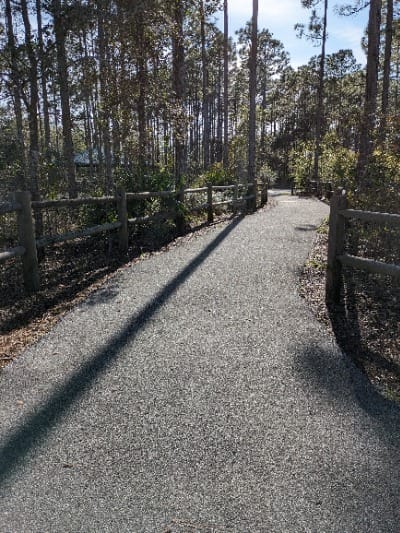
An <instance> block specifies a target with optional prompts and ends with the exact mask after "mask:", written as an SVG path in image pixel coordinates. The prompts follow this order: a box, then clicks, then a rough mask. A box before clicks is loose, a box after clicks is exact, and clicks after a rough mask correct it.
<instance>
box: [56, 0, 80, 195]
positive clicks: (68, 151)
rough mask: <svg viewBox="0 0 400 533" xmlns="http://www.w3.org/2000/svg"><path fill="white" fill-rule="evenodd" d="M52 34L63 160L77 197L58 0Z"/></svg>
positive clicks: (65, 65) (62, 30) (60, 9)
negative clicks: (59, 103)
mask: <svg viewBox="0 0 400 533" xmlns="http://www.w3.org/2000/svg"><path fill="white" fill-rule="evenodd" d="M52 14H53V20H54V33H55V38H56V50H57V69H58V81H59V85H60V99H61V120H62V135H63V159H64V169H65V173H66V181H67V184H68V194H69V197H70V198H76V197H77V196H78V187H77V183H76V170H75V163H74V143H73V141H72V120H71V108H70V101H69V96H70V93H69V81H68V63H67V54H66V49H65V38H66V28H65V21H64V19H63V14H62V6H61V1H60V0H53V1H52Z"/></svg>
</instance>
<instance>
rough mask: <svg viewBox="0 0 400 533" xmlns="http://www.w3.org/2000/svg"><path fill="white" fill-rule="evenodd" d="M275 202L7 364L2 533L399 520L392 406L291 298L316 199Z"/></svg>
mask: <svg viewBox="0 0 400 533" xmlns="http://www.w3.org/2000/svg"><path fill="white" fill-rule="evenodd" d="M273 196H274V197H275V198H274V200H275V201H277V206H276V207H275V208H273V209H270V208H266V209H264V210H262V211H259V212H258V213H256V214H254V215H251V216H248V217H245V218H243V219H240V218H239V219H235V220H233V221H231V222H230V223H227V224H225V225H221V226H218V227H214V228H212V229H210V230H209V231H208V232H206V233H205V234H203V235H199V236H196V237H194V238H193V239H192V240H191V241H189V242H187V243H186V244H185V245H182V246H178V247H176V248H174V249H172V250H171V251H169V252H167V253H164V254H160V255H157V256H154V257H152V258H150V259H149V260H146V261H143V262H140V263H137V264H135V265H133V266H131V267H129V268H127V269H126V270H125V271H123V272H121V273H119V274H118V275H117V276H116V277H115V278H113V280H112V281H110V283H109V285H108V286H106V287H105V288H103V289H102V291H101V292H100V293H97V294H94V295H93V296H91V297H90V298H89V299H88V300H87V301H86V302H85V303H84V304H82V305H80V306H79V307H78V308H76V309H75V310H74V311H73V312H72V313H70V314H69V315H68V316H67V317H65V318H64V319H63V321H62V322H61V323H60V324H59V325H58V326H57V327H56V328H55V329H54V330H53V332H52V333H51V334H49V335H47V336H46V337H45V338H43V339H42V340H41V341H40V342H39V343H38V344H37V345H36V346H34V347H32V348H31V349H29V350H28V351H27V352H26V353H25V354H24V355H23V356H22V357H20V358H19V359H18V360H16V361H15V362H14V363H13V364H12V365H10V366H9V367H7V368H6V369H4V371H3V372H2V374H1V375H0V381H1V383H0V388H1V392H0V396H1V412H0V428H1V430H0V435H1V441H0V495H1V505H0V531H5V532H14V531H15V532H22V531H27V532H28V531H29V532H36V531H37V532H39V531H40V532H44V531H57V532H59V531H65V532H69V531H74V532H75V531H82V532H87V531H134V532H136V531H138V532H141V531H143V532H147V531H149V532H153V531H154V532H164V531H171V532H173V533H175V532H189V531H199V532H203V531H204V532H216V531H218V532H219V531H232V532H239V531H240V532H245V531H246V532H247V531H248V532H255V531H266V532H270V531H282V532H286V531H293V532H298V531H351V532H353V531H360V532H364V531H374V532H376V531H385V532H386V531H398V523H399V518H400V516H399V514H400V512H399V500H400V496H399V494H400V481H399V479H400V477H399V473H400V472H399V466H400V459H399V453H398V452H399V444H398V442H399V439H398V437H399V433H400V431H399V428H400V425H399V421H400V419H399V414H398V411H397V408H396V407H395V406H392V405H391V404H389V403H385V402H384V401H383V400H381V399H380V398H379V397H375V394H374V391H373V390H372V389H371V388H370V386H369V384H368V383H367V381H366V380H365V379H364V378H363V376H362V375H361V374H360V373H359V372H358V370H356V369H355V368H354V366H353V365H352V364H351V363H350V362H349V361H348V360H347V359H346V358H345V357H343V355H342V354H341V352H340V350H339V349H338V348H337V346H336V344H335V342H334V340H333V338H332V337H330V336H329V335H328V334H327V333H326V332H325V330H324V328H323V327H322V326H321V325H320V324H318V323H317V322H316V320H315V319H314V318H313V316H312V315H311V313H310V311H309V310H308V308H307V307H306V304H305V303H304V302H303V300H302V299H301V298H300V297H299V295H298V292H297V272H298V270H299V269H300V268H301V266H302V264H303V263H304V261H305V259H306V257H307V254H308V251H309V249H310V248H311V245H312V241H313V238H314V231H315V228H316V227H317V225H318V223H319V222H320V220H321V219H322V217H323V216H326V215H327V207H326V206H325V205H324V204H321V203H320V202H318V201H315V200H311V199H298V198H296V197H290V196H289V195H286V194H281V193H275V194H274V195H273ZM107 294H108V296H107Z"/></svg>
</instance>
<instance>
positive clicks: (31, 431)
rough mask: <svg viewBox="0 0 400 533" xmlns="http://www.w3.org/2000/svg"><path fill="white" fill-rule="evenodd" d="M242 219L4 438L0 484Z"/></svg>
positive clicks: (238, 219) (0, 462) (224, 231)
mask: <svg viewBox="0 0 400 533" xmlns="http://www.w3.org/2000/svg"><path fill="white" fill-rule="evenodd" d="M242 219H243V217H242V216H241V217H238V218H236V219H234V220H233V222H231V223H230V224H229V225H228V226H227V227H226V228H225V229H224V230H223V231H222V232H221V233H220V234H219V235H218V236H217V237H216V238H215V239H214V240H213V241H212V242H211V243H210V244H208V245H207V246H206V248H204V250H203V251H202V252H201V253H200V254H199V255H198V256H197V257H195V258H194V259H193V260H192V261H191V262H190V263H189V264H188V265H187V266H186V267H185V268H184V269H183V270H182V271H181V272H179V273H178V274H177V275H176V276H175V277H174V278H173V279H172V280H171V281H170V282H169V283H168V284H167V285H166V286H165V287H164V288H163V289H161V290H160V291H159V292H158V293H157V294H156V295H155V296H154V297H153V298H152V299H151V300H150V301H149V302H148V303H147V304H146V305H145V306H144V307H143V308H142V309H141V310H139V311H138V312H137V313H136V314H135V315H134V316H133V317H132V318H131V319H130V320H129V321H128V323H127V324H126V325H125V327H124V329H123V331H122V332H120V333H118V334H117V335H115V336H114V337H112V339H111V340H110V341H109V342H108V343H107V345H106V346H104V347H103V348H102V349H101V350H100V351H99V352H97V353H96V354H95V355H94V357H93V358H92V359H90V360H89V361H88V362H86V363H85V364H84V365H83V366H82V367H81V368H80V369H79V370H78V371H76V372H75V374H73V375H72V376H71V378H69V379H68V381H67V382H66V383H64V384H63V385H62V386H60V387H59V388H58V389H57V390H55V391H54V392H53V393H52V394H51V395H50V396H49V397H48V398H47V400H46V403H45V404H44V405H43V406H42V407H41V408H40V409H39V410H38V411H37V412H36V413H32V414H31V415H28V417H27V419H26V420H25V421H24V423H23V424H22V425H21V427H19V428H18V429H17V430H15V431H14V432H13V433H11V434H10V435H9V436H8V437H7V438H6V439H5V442H4V443H3V444H2V446H1V448H0V483H4V482H5V481H6V480H7V479H8V478H9V477H10V476H11V475H12V474H13V472H14V471H15V470H16V469H17V467H18V466H19V465H20V464H21V463H22V462H23V460H24V459H25V457H26V456H27V454H28V453H29V452H30V450H32V449H33V448H34V447H35V446H39V445H40V444H41V443H42V442H43V441H44V440H45V439H46V437H47V435H48V433H49V431H50V430H51V428H52V427H54V426H55V425H56V424H58V423H60V422H61V420H62V418H63V416H64V415H65V414H66V413H67V412H68V411H69V410H70V409H71V407H72V406H73V405H74V404H75V403H76V402H78V401H79V399H80V398H81V397H82V395H83V394H84V393H85V391H87V390H88V389H89V388H90V386H91V384H92V383H93V382H94V380H96V378H98V376H99V375H101V374H102V373H103V372H104V371H105V370H106V369H107V368H108V367H109V366H110V365H111V364H112V363H113V362H114V361H115V360H116V358H117V357H118V354H119V353H120V351H121V349H122V348H123V347H124V346H126V344H128V342H131V341H132V340H133V339H135V337H136V336H137V334H138V333H139V332H140V331H141V330H142V329H143V328H144V326H145V325H146V323H147V322H148V321H149V320H150V319H151V318H152V317H153V316H154V314H155V313H156V312H157V311H158V310H159V309H160V308H161V307H162V306H163V305H164V304H165V302H166V301H167V300H168V299H169V298H170V297H171V296H172V295H173V294H174V293H175V292H176V291H177V290H178V288H179V287H180V286H181V285H182V284H183V283H184V282H185V281H186V280H187V279H188V278H189V277H190V276H191V275H192V274H193V273H194V272H195V271H196V270H197V269H198V268H199V266H200V265H201V264H202V263H203V262H204V261H205V260H206V259H207V258H208V257H209V255H210V254H211V253H212V252H213V251H215V250H216V249H217V248H218V246H219V245H220V244H221V243H222V242H223V241H224V240H225V239H226V238H227V237H228V235H229V234H230V233H231V232H232V231H233V230H234V229H235V228H236V227H237V226H238V224H239V223H240V222H241V221H242Z"/></svg>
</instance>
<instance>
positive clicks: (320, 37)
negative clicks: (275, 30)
mask: <svg viewBox="0 0 400 533" xmlns="http://www.w3.org/2000/svg"><path fill="white" fill-rule="evenodd" d="M301 3H302V5H303V7H306V8H308V9H310V8H314V7H315V6H316V5H318V4H319V3H320V0H301ZM327 14H328V0H323V15H322V19H321V18H319V17H318V16H317V13H316V10H315V9H313V10H312V14H311V18H310V22H309V25H308V30H309V32H310V33H309V34H308V35H307V38H308V39H310V40H312V41H314V42H317V43H318V42H320V43H321V55H320V58H319V68H318V89H317V106H316V113H315V147H314V165H313V177H314V179H315V180H316V181H319V158H320V147H321V138H322V123H323V114H324V113H323V109H324V70H325V48H326V38H327V20H328V19H327ZM295 27H296V29H298V30H299V36H302V35H303V34H304V25H303V24H296V26H295Z"/></svg>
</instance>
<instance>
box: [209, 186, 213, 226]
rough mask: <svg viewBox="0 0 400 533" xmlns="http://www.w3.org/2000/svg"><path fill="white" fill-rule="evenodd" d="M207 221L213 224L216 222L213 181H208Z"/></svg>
mask: <svg viewBox="0 0 400 533" xmlns="http://www.w3.org/2000/svg"><path fill="white" fill-rule="evenodd" d="M207 222H208V223H209V224H212V223H213V222H214V208H213V188H212V183H207Z"/></svg>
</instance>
